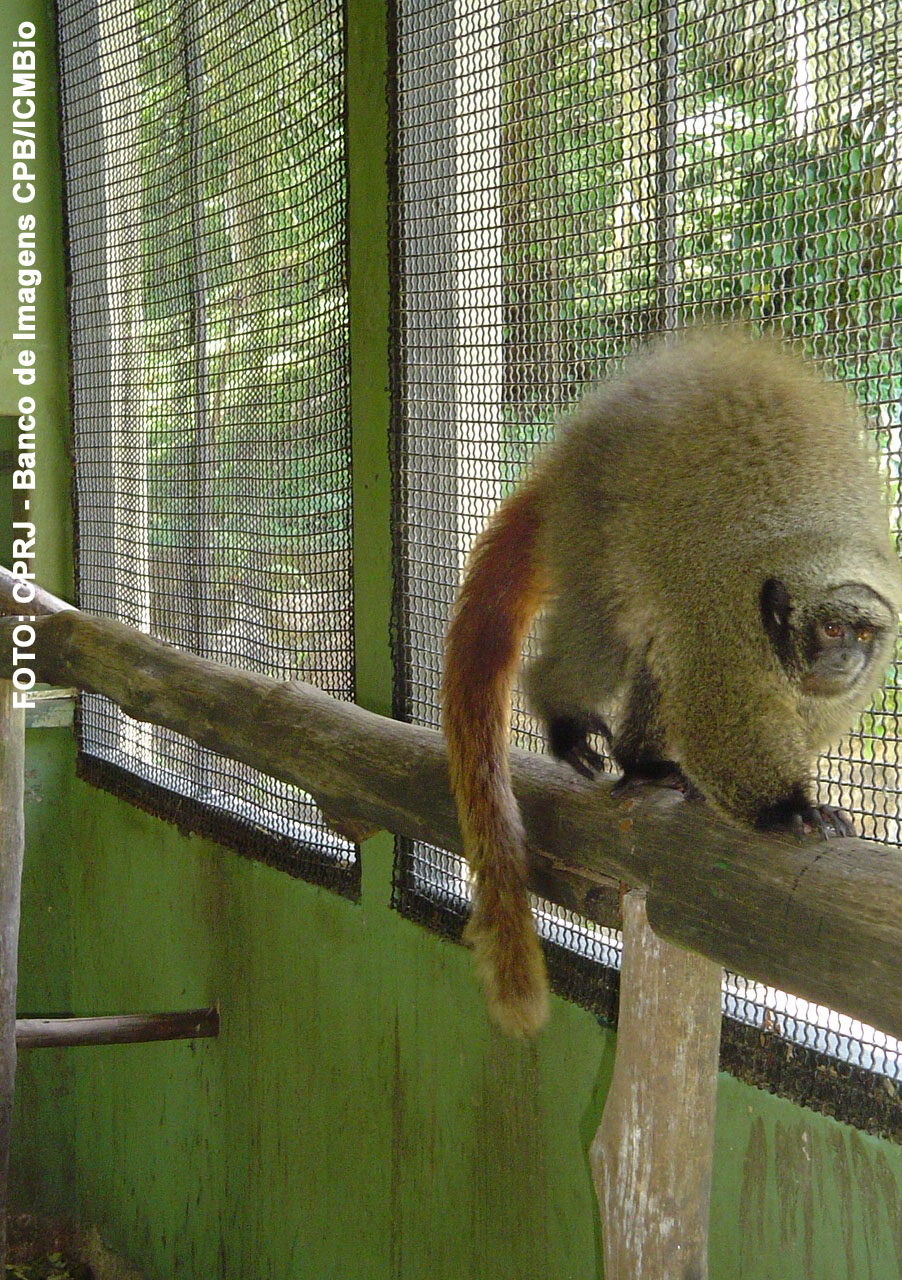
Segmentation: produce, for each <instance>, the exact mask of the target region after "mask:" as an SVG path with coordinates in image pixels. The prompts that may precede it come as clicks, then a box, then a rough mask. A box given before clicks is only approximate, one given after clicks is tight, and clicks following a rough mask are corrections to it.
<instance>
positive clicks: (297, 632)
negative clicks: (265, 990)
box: [59, 0, 356, 891]
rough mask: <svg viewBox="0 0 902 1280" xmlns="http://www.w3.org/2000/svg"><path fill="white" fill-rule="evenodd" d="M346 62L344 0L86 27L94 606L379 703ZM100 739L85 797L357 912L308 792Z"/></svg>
mask: <svg viewBox="0 0 902 1280" xmlns="http://www.w3.org/2000/svg"><path fill="white" fill-rule="evenodd" d="M343 39H344V37H343V19H342V5H341V3H340V0H334V2H329V0H317V3H313V2H312V0H286V2H285V3H275V0H205V3H203V4H201V3H198V2H197V0H61V3H60V5H59V42H60V58H61V85H62V113H63V142H64V168H65V183H66V204H67V219H68V232H69V254H70V277H71V278H70V316H71V343H72V396H73V418H74V455H75V498H76V514H77V539H78V546H77V570H78V592H79V600H80V603H81V605H82V607H83V608H85V609H88V610H91V611H93V612H97V613H100V614H105V615H107V616H110V617H114V618H119V619H121V620H122V621H124V622H127V623H130V624H131V625H132V626H134V627H137V628H139V629H140V630H142V631H146V632H152V633H153V634H154V635H156V636H158V637H160V638H161V639H164V640H166V641H170V642H171V643H173V644H175V645H177V646H179V647H180V648H182V649H186V650H190V651H192V652H194V653H197V654H200V655H202V656H204V657H209V658H214V659H218V660H221V661H224V662H227V663H230V664H234V665H236V666H241V667H243V668H246V669H249V670H251V671H255V672H260V673H263V674H265V675H268V676H272V677H275V678H278V679H289V678H294V677H298V678H301V679H303V680H308V681H312V682H313V683H316V684H318V685H319V686H321V687H322V688H324V689H326V690H327V691H328V692H329V693H332V694H335V695H337V696H339V697H343V698H352V697H353V693H354V659H353V639H352V634H353V633H352V613H351V609H352V590H351V478H350V427H349V418H348V370H347V332H348V316H347V296H346V271H345V258H346V254H345V230H344V223H345V219H344V211H345V196H346V177H345V156H344V142H343V137H342V125H343V118H344V84H343V74H344V72H343ZM238 710H239V709H238V708H236V714H237V712H238ZM80 735H81V736H80V745H81V771H82V773H83V775H84V776H86V777H88V778H90V779H91V780H93V781H95V782H98V783H100V784H101V785H105V786H109V787H111V788H113V789H114V790H116V791H118V792H120V793H122V794H125V795H127V796H129V797H130V798H131V799H133V800H136V801H137V802H139V803H142V804H145V805H146V806H147V807H149V808H151V809H153V810H154V811H156V812H159V813H161V814H163V815H166V816H168V817H171V818H175V819H177V820H178V822H179V823H180V825H182V826H184V827H186V828H188V829H190V830H195V831H200V832H203V833H206V834H209V835H212V836H214V837H215V838H217V839H219V840H221V841H223V842H226V843H229V844H232V845H234V846H235V847H237V848H239V849H241V850H242V851H244V852H247V853H252V854H254V855H255V856H259V857H261V858H264V859H266V860H269V861H271V862H273V863H275V864H276V865H278V866H280V867H283V868H284V869H285V870H288V871H290V872H292V873H295V874H304V875H310V876H313V877H314V878H319V879H325V880H328V881H329V882H330V883H334V884H335V885H336V886H337V887H341V888H345V889H348V890H349V891H353V886H354V884H355V883H356V880H355V877H356V855H355V851H354V848H353V846H351V845H349V844H347V843H345V842H344V841H341V840H338V839H336V838H335V837H334V836H332V835H330V834H329V833H328V832H327V831H326V830H325V828H324V827H323V826H322V824H321V823H320V821H319V819H318V817H317V811H316V809H315V806H314V805H313V804H312V802H311V801H310V800H309V799H308V798H307V797H305V796H304V795H303V794H301V793H300V792H298V791H297V790H296V789H295V788H292V787H290V786H288V785H285V784H282V783H278V782H275V781H273V780H272V779H269V778H266V777H264V776H263V775H261V774H259V773H257V772H256V771H255V770H253V769H251V768H249V767H245V766H244V765H241V764H237V763H233V762H230V761H228V760H225V759H223V758H222V757H219V756H217V755H215V754H213V753H212V752H209V751H207V750H205V749H203V748H201V747H199V746H197V745H195V744H194V743H193V742H191V741H189V740H188V739H187V738H184V737H180V736H178V735H176V734H174V733H171V732H169V731H167V730H163V729H157V728H151V727H148V726H146V725H142V724H138V723H136V722H134V721H132V720H129V719H128V718H127V717H126V716H124V715H123V714H122V713H121V712H120V711H119V710H118V709H117V708H116V707H115V706H113V705H112V704H111V703H109V702H107V701H105V700H104V699H102V698H99V697H94V696H90V697H85V699H84V701H83V705H82V712H81V728H80Z"/></svg>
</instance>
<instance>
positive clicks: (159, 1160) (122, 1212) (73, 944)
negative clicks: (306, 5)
mask: <svg viewBox="0 0 902 1280" xmlns="http://www.w3.org/2000/svg"><path fill="white" fill-rule="evenodd" d="M349 8H350V14H349V18H350V30H351V48H350V58H351V70H352V74H353V80H354V89H353V91H352V93H351V95H350V98H351V100H350V117H351V138H350V148H351V160H352V175H353V176H354V178H355V181H354V183H353V184H352V192H351V202H350V209H349V213H350V218H351V226H352V231H353V236H354V245H353V251H352V258H351V288H352V298H353V300H354V306H355V320H354V327H353V332H352V348H353V350H352V354H353V360H354V380H353V386H352V394H353V405H354V416H355V430H356V432H357V440H356V445H355V472H356V478H355V506H356V521H357V529H358V531H360V530H366V531H367V535H368V541H367V552H366V554H367V557H368V559H361V561H360V571H359V574H358V592H359V597H360V601H361V614H360V619H359V625H358V640H359V642H360V643H361V645H363V646H364V647H365V649H366V652H365V654H364V657H363V661H362V663H361V697H362V700H364V701H366V702H367V704H368V705H371V706H376V707H381V708H384V707H386V706H387V705H388V666H387V640H386V626H387V588H388V573H387V560H386V557H387V550H388V543H387V540H386V537H385V535H384V518H385V513H386V503H387V482H388V481H387V468H386V455H385V444H384V441H385V423H386V414H387V404H388V401H387V391H386V371H385V370H386V366H385V356H386V351H387V329H386V315H387V310H386V302H385V281H386V278H387V276H386V269H385V256H384V239H385V219H384V217H383V216H382V214H381V212H380V209H384V200H385V185H384V176H383V173H382V166H381V156H380V154H379V149H378V148H377V147H375V146H374V145H373V141H374V139H375V138H377V137H378V136H379V130H380V129H381V128H382V126H383V125H384V98H383V88H382V72H383V61H382V58H381V56H380V55H379V50H380V49H381V48H382V47H383V45H382V42H383V33H382V19H381V15H380V13H379V11H378V9H377V7H376V6H375V5H374V4H373V3H372V0H351V2H350V5H349ZM23 16H26V17H31V18H33V19H35V20H37V21H39V22H40V24H41V39H42V47H43V50H44V52H43V62H42V65H43V67H44V70H45V72H46V70H47V69H48V67H49V66H50V65H51V55H50V32H51V23H50V17H49V12H48V10H47V8H46V7H45V6H44V5H43V4H42V3H38V2H36V0H33V2H32V3H25V0H16V2H15V3H13V4H12V5H10V4H9V3H8V4H7V5H6V6H3V12H2V13H0V41H2V42H3V43H2V44H0V47H2V48H9V40H10V38H11V37H10V25H11V23H12V22H13V21H14V20H15V21H19V20H21V18H22V17H23ZM358 72H360V74H358ZM363 72H365V74H363ZM41 106H42V110H43V112H44V125H45V130H46V132H45V136H46V138H47V139H50V138H51V137H52V126H53V112H54V102H53V97H52V94H51V93H50V92H49V90H48V92H47V93H46V95H45V96H44V97H43V98H42V100H41ZM365 121H366V122H368V123H366V124H364V123H363V122H365ZM2 163H3V161H2V160H0V166H2ZM41 174H42V183H41V197H40V198H41V201H42V207H43V209H44V216H45V218H46V225H47V227H48V228H51V229H52V231H53V240H52V242H51V243H49V244H48V245H47V246H46V248H45V254H44V260H43V265H45V267H46V270H47V280H46V289H45V292H44V293H43V294H42V300H43V304H44V306H45V313H44V314H45V315H46V316H48V317H49V320H50V323H49V324H48V326H47V328H46V331H45V333H44V335H43V338H42V341H43V343H44V344H45V349H46V353H47V358H48V361H49V363H50V365H51V366H52V373H51V374H49V375H48V378H47V381H46V382H45V383H44V384H43V387H44V394H46V397H47V404H48V425H47V427H46V431H45V434H44V435H42V464H41V465H42V471H41V476H40V497H39V502H40V504H41V506H40V512H41V516H40V524H41V542H40V555H41V574H42V576H43V578H44V581H45V582H46V584H47V585H48V586H50V587H51V588H55V589H57V590H66V589H67V586H68V555H69V550H68V549H69V532H70V531H69V521H68V495H67V465H66V454H65V447H64V440H65V401H64V395H63V391H64V387H65V359H64V351H65V347H64V341H63V333H64V328H63V309H62V293H61V265H60V254H59V246H60V243H61V237H60V231H59V208H58V196H59V190H58V175H57V174H56V172H55V154H54V153H53V152H52V150H51V149H50V148H49V147H48V150H47V153H46V154H45V156H44V159H43V164H42V169H41ZM6 200H7V189H6V185H5V184H4V183H0V220H2V222H0V253H3V254H4V257H6V256H7V250H8V247H9V244H10V238H9V237H10V232H9V227H10V222H9V217H8V208H7V204H6V203H5V201H6ZM380 202H381V204H380ZM0 279H2V282H3V283H2V286H0V333H2V335H5V334H6V333H7V332H8V320H9V309H8V308H9V305H10V299H9V295H8V293H6V292H3V289H5V287H6V284H7V277H6V276H5V275H4V276H2V277H0ZM6 359H8V352H6V348H5V347H4V338H3V336H0V361H2V360H6ZM14 399H15V397H14V396H13V403H14ZM11 411H12V410H11V408H10V394H9V388H8V387H7V384H6V382H4V381H3V379H2V377H0V415H2V414H3V413H9V412H11ZM374 529H375V530H382V531H383V532H379V533H378V535H377V536H372V531H373V530H374ZM73 754H74V753H73V744H72V739H71V736H70V735H69V734H68V733H67V732H66V731H64V730H53V731H42V732H35V733H33V734H32V735H31V736H30V739H29V744H28V766H27V767H28V791H29V794H28V812H27V820H28V848H27V855H26V881H25V911H24V919H23V925H22V943H21V948H20V951H21V978H20V1009H21V1011H22V1012H45V1011H63V1010H71V1011H74V1012H79V1013H86V1012H112V1011H120V1010H135V1009H161V1008H179V1007H187V1006H193V1005H199V1004H204V1003H207V1002H208V1001H218V1002H219V1004H220V1007H221V1011H222V1025H223V1031H222V1035H221V1037H220V1039H219V1040H218V1041H217V1042H199V1043H197V1044H196V1045H190V1044H174V1045H147V1046H130V1047H122V1048H105V1049H74V1050H68V1051H58V1052H52V1053H50V1052H41V1053H32V1054H30V1055H29V1054H23V1055H22V1058H21V1064H20V1071H19V1089H18V1098H17V1112H16V1145H15V1150H14V1157H13V1158H14V1170H13V1172H14V1194H15V1198H16V1201H17V1203H18V1204H19V1205H20V1206H26V1207H39V1208H42V1209H45V1210H52V1211H73V1212H77V1213H78V1214H79V1215H80V1216H81V1217H82V1219H83V1220H84V1221H85V1222H96V1223H98V1224H99V1225H100V1227H101V1228H102V1230H103V1232H104V1233H105V1235H106V1237H107V1238H108V1240H109V1242H110V1243H111V1244H112V1245H114V1246H115V1247H117V1248H118V1249H120V1250H121V1251H123V1252H125V1253H127V1254H130V1255H131V1256H132V1257H134V1258H135V1259H136V1260H138V1261H140V1262H141V1264H142V1266H143V1267H144V1268H145V1269H146V1272H147V1275H148V1277H150V1278H151V1280H174V1278H178V1280H226V1278H234V1280H314V1278H315V1280H345V1278H348V1280H358V1278H372V1280H401V1278H403V1280H444V1278H447V1280H468V1278H469V1277H472V1278H473V1280H533V1278H536V1280H538V1278H543V1277H554V1278H555V1280H569V1278H571V1277H572V1278H574V1280H576V1278H579V1280H595V1278H596V1277H598V1276H600V1272H601V1268H600V1263H599V1244H598V1237H597V1229H596V1215H595V1206H594V1200H593V1195H592V1190H591V1185H590V1180H589V1174H588V1168H587V1163H586V1154H585V1153H586V1150H587V1147H588V1142H589V1140H590V1137H591V1134H592V1132H593V1130H594V1127H595V1125H596V1124H597V1121H598V1117H599V1113H600V1107H601V1102H602V1099H603V1096H604V1091H605V1087H606V1082H607V1080H608V1079H609V1076H610V1071H611V1067H612V1055H613V1047H614V1041H613V1037H612V1036H611V1035H610V1034H608V1033H603V1032H600V1031H599V1030H598V1028H597V1027H596V1025H595V1024H594V1022H593V1019H592V1018H591V1017H589V1016H588V1015H587V1014H585V1013H583V1012H582V1011H580V1010H578V1009H575V1008H573V1007H571V1006H568V1005H565V1004H564V1003H562V1002H560V1001H555V1002H554V1009H553V1015H552V1020H551V1025H550V1027H549V1029H548V1031H547V1032H546V1033H545V1034H544V1035H543V1036H542V1037H541V1039H540V1041H539V1043H538V1044H537V1045H535V1046H532V1047H527V1048H524V1047H523V1046H520V1045H513V1044H510V1043H508V1042H507V1041H505V1040H504V1039H502V1038H501V1037H500V1036H499V1035H498V1034H496V1033H495V1032H493V1031H491V1030H490V1029H489V1028H488V1027H487V1026H486V1022H485V1017H484V1013H483V1010H482V1006H481V1003H480V998H479V995H478V992H477V990H476V986H475V983H474V982H473V979H472V975H471V973H470V968H469V964H468V957H467V955H466V954H465V953H464V952H463V951H462V949H461V948H459V947H455V946H452V945H450V944H448V943H445V942H442V941H440V940H439V939H437V938H435V937H433V936H432V935H430V934H428V933H427V932H425V931H424V930H422V929H420V928H418V927H417V926H414V925H412V924H411V923H409V922H407V921H405V920H402V919H400V918H399V917H398V916H397V915H396V914H395V913H393V912H391V911H390V910H389V908H388V896H389V886H390V871H391V842H390V841H389V840H388V839H387V838H378V839H376V840H373V841H371V842H369V844H368V845H367V846H366V848H365V851H364V878H363V894H362V901H361V903H360V904H359V905H354V904H351V903H348V902H346V901H344V900H342V899H339V898H337V897H335V896H334V895H332V894H329V893H327V892H326V891H324V890H321V889H318V888H315V887H312V886H309V885H305V884H300V883H297V882H294V881H292V880H289V879H288V878H287V877H285V876H282V875H280V874H279V873H277V872H275V871H272V870H270V869H268V868H265V867H262V866H259V865H256V864H253V863H250V862H247V861H244V860H242V859H241V858H239V857H238V856H236V855H235V854H233V853H230V852H227V851H224V850H222V849H220V848H217V847H216V846H213V845H211V844H209V843H206V842H204V841H201V840H197V839H191V838H186V837H184V836H181V835H179V833H178V832H177V831H176V830H175V829H174V828H172V827H169V826H166V825H164V824H163V823H160V822H158V821H156V820H154V819H152V818H150V817H148V816H147V815H146V814H144V813H141V812H140V811H138V810H136V809H133V808H130V807H129V806H128V805H126V804H124V803H122V802H121V801H119V800H116V799H114V798H112V797H110V796H107V795H105V794H103V793H101V792H98V791H95V790H92V789H91V788H89V787H86V786H84V785H83V784H81V783H80V782H77V781H75V780H74V776H73ZM900 1274H902V1150H900V1149H899V1148H896V1147H892V1146H889V1145H887V1144H884V1143H880V1142H877V1141H875V1140H872V1139H869V1138H867V1137H864V1136H862V1135H860V1134H857V1133H855V1132H854V1131H852V1130H850V1129H848V1128H846V1127H844V1126H841V1125H838V1124H835V1123H834V1122H832V1121H830V1120H828V1119H825V1118H824V1117H820V1116H816V1115H813V1114H811V1113H808V1112H804V1111H802V1110H800V1109H798V1108H796V1107H793V1106H790V1105H789V1104H787V1103H784V1102H781V1101H779V1100H777V1099H773V1098H770V1097H768V1096H766V1095H764V1094H761V1093H759V1092H757V1091H755V1090H753V1089H749V1088H747V1087H745V1086H742V1085H739V1084H737V1083H736V1082H735V1081H733V1080H731V1079H729V1078H727V1077H724V1078H722V1080H721V1084H720V1093H719V1101H718V1135H717V1159H716V1167H715V1178H714V1191H713V1211H712V1246H711V1276H712V1280H740V1278H741V1280H812V1278H813V1280H833V1278H835V1280H849V1278H854V1280H858V1278H861V1280H865V1278H867V1280H898V1277H899V1275H900ZM650 1280H653V1278H650Z"/></svg>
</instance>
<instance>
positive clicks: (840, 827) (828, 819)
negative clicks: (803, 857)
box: [812, 804, 856, 840]
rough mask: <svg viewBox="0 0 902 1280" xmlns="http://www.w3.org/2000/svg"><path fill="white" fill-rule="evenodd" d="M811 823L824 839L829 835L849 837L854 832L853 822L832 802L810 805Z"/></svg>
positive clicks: (827, 838)
mask: <svg viewBox="0 0 902 1280" xmlns="http://www.w3.org/2000/svg"><path fill="white" fill-rule="evenodd" d="M812 825H813V826H814V828H815V830H817V831H819V832H820V833H821V835H822V836H823V837H824V839H825V840H829V838H830V836H831V835H832V836H837V837H840V838H842V837H849V838H851V837H852V836H854V835H855V834H856V831H855V824H854V822H853V821H852V819H851V818H850V817H849V815H848V814H847V813H845V812H844V811H843V810H842V809H837V808H835V807H834V806H833V805H832V804H819V805H812Z"/></svg>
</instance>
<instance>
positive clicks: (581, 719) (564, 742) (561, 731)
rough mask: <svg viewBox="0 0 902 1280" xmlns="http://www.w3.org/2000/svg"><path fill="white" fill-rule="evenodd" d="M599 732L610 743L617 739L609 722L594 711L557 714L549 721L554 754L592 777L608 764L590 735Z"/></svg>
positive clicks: (579, 771)
mask: <svg viewBox="0 0 902 1280" xmlns="http://www.w3.org/2000/svg"><path fill="white" fill-rule="evenodd" d="M595 733H599V734H601V736H602V737H603V738H604V739H605V741H606V742H607V743H608V745H610V743H611V742H612V741H613V737H612V734H611V730H610V729H609V728H608V725H607V722H606V721H605V720H602V718H601V716H597V715H595V714H594V713H593V712H591V711H585V712H581V713H580V714H579V715H575V716H554V718H553V719H551V720H549V721H548V745H549V746H550V747H551V754H552V755H553V756H555V758H556V759H558V760H563V761H564V762H565V763H566V764H569V765H570V766H571V767H572V768H574V769H575V770H576V772H577V773H579V774H582V776H583V777H584V778H588V779H589V780H590V781H591V780H592V779H593V778H594V777H595V775H596V774H597V773H598V772H599V771H600V770H601V768H602V767H603V764H604V761H603V760H602V758H601V756H600V755H599V754H598V752H597V751H595V750H594V748H592V747H591V746H590V745H589V738H590V736H591V735H592V734H595Z"/></svg>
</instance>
